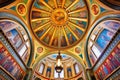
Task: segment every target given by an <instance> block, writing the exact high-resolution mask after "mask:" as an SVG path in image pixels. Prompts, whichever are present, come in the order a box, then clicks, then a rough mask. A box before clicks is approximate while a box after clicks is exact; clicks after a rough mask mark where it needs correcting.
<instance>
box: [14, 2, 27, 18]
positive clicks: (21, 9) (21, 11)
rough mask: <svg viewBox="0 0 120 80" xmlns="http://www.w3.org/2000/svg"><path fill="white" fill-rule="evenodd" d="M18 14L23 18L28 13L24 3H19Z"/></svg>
mask: <svg viewBox="0 0 120 80" xmlns="http://www.w3.org/2000/svg"><path fill="white" fill-rule="evenodd" d="M16 10H17V13H18V14H19V15H21V16H24V15H25V14H26V13H27V8H26V5H25V4H24V3H19V4H18V5H17V7H16Z"/></svg>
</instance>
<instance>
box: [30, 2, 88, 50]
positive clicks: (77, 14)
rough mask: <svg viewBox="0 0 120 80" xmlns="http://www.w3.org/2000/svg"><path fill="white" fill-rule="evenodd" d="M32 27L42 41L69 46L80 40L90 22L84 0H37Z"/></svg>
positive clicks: (60, 46) (55, 46) (55, 45)
mask: <svg viewBox="0 0 120 80" xmlns="http://www.w3.org/2000/svg"><path fill="white" fill-rule="evenodd" d="M31 10H32V11H31V27H32V30H33V32H34V35H35V36H36V37H37V38H38V40H39V41H40V43H42V44H44V45H46V46H48V47H51V48H60V49H62V48H68V47H71V46H74V45H75V44H76V43H78V42H80V40H81V38H82V37H83V34H84V33H85V31H86V28H87V23H88V10H87V6H86V4H85V1H84V0H35V1H34V4H33V6H32V9H31Z"/></svg>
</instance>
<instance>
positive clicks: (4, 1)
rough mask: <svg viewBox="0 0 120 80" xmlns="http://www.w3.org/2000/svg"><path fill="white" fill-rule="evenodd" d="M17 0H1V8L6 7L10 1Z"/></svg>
mask: <svg viewBox="0 0 120 80" xmlns="http://www.w3.org/2000/svg"><path fill="white" fill-rule="evenodd" d="M14 1H16V0H0V8H1V7H4V6H6V5H9V4H10V3H12V2H14Z"/></svg>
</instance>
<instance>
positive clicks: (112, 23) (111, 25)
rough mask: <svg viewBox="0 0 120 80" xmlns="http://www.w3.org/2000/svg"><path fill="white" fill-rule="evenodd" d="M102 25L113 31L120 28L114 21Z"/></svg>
mask: <svg viewBox="0 0 120 80" xmlns="http://www.w3.org/2000/svg"><path fill="white" fill-rule="evenodd" d="M104 24H105V25H106V26H107V27H109V28H111V29H113V30H118V29H119V28H120V23H118V22H116V21H106V22H104Z"/></svg>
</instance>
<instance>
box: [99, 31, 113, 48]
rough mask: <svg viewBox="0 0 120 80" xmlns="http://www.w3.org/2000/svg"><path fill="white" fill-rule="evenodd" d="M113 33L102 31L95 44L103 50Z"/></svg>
mask: <svg viewBox="0 0 120 80" xmlns="http://www.w3.org/2000/svg"><path fill="white" fill-rule="evenodd" d="M113 35H114V33H113V32H111V31H109V30H107V29H104V30H103V31H102V32H101V34H100V35H99V36H98V39H97V43H98V45H99V46H100V47H101V48H102V49H104V48H105V47H106V46H107V44H108V43H109V42H110V40H111V38H112V37H113Z"/></svg>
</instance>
